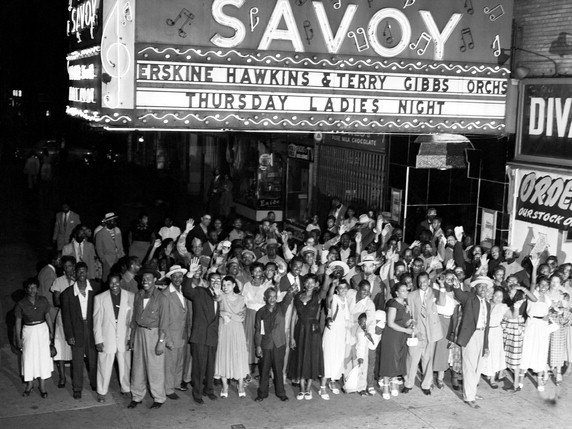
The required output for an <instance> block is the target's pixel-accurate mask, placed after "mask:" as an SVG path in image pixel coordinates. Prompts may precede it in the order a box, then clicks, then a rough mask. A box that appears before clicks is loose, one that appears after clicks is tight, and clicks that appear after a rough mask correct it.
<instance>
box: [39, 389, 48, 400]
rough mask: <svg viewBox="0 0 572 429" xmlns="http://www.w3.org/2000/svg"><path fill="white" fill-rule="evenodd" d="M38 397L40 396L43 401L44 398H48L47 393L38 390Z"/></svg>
mask: <svg viewBox="0 0 572 429" xmlns="http://www.w3.org/2000/svg"><path fill="white" fill-rule="evenodd" d="M40 396H41V397H42V398H43V399H46V398H47V397H48V392H44V391H42V390H40Z"/></svg>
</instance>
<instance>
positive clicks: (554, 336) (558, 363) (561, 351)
mask: <svg viewBox="0 0 572 429" xmlns="http://www.w3.org/2000/svg"><path fill="white" fill-rule="evenodd" d="M566 329H568V328H558V330H557V331H554V332H552V333H551V334H550V348H549V349H548V363H549V365H550V368H560V367H562V365H564V361H565V360H566Z"/></svg>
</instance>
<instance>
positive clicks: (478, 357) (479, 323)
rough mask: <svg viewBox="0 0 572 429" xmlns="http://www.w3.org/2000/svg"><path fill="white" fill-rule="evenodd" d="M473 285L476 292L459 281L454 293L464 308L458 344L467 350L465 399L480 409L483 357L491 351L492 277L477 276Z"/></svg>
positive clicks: (464, 379)
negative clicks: (488, 293)
mask: <svg viewBox="0 0 572 429" xmlns="http://www.w3.org/2000/svg"><path fill="white" fill-rule="evenodd" d="M471 287H472V288H473V290H474V291H471V292H465V291H462V290H461V285H460V284H457V285H456V286H455V289H453V293H454V295H455V299H456V300H457V301H459V302H460V303H461V307H462V308H463V316H462V318H461V323H460V325H459V332H458V335H457V344H458V345H459V346H461V348H462V352H463V353H462V356H463V400H464V401H465V402H466V403H467V405H468V406H470V407H471V408H480V406H479V405H478V404H477V403H476V402H475V400H476V399H481V398H480V397H478V395H477V385H478V384H479V380H480V378H481V369H482V364H483V361H484V359H483V358H484V357H486V356H488V354H489V326H490V320H491V305H490V304H489V303H488V302H487V301H486V299H485V297H486V296H487V290H488V288H489V287H492V280H491V279H490V278H488V277H477V278H476V279H475V280H473V281H472V282H471Z"/></svg>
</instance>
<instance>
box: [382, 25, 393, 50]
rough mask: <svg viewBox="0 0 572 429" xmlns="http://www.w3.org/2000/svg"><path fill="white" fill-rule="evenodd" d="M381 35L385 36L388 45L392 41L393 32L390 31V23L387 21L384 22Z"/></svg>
mask: <svg viewBox="0 0 572 429" xmlns="http://www.w3.org/2000/svg"><path fill="white" fill-rule="evenodd" d="M383 37H385V42H386V43H387V44H388V45H391V44H392V43H393V33H392V32H391V24H390V23H389V22H388V23H387V24H385V28H384V29H383Z"/></svg>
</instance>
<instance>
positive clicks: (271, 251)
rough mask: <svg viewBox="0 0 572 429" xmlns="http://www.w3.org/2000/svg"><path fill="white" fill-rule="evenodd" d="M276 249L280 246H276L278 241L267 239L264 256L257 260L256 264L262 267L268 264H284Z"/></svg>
mask: <svg viewBox="0 0 572 429" xmlns="http://www.w3.org/2000/svg"><path fill="white" fill-rule="evenodd" d="M278 247H280V245H279V244H278V240H276V239H275V238H269V239H268V240H266V255H264V256H262V257H261V258H260V259H258V262H260V263H261V264H264V265H266V264H267V263H268V262H275V263H276V264H278V263H282V264H286V261H284V259H283V258H282V257H281V256H279V255H278Z"/></svg>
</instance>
